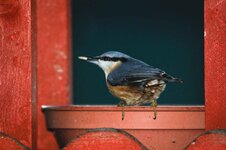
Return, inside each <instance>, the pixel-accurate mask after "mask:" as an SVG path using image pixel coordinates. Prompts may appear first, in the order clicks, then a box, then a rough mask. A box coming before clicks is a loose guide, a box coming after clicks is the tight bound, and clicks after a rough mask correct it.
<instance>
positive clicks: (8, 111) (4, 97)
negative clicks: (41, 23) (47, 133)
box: [0, 0, 32, 147]
mask: <svg viewBox="0 0 226 150" xmlns="http://www.w3.org/2000/svg"><path fill="white" fill-rule="evenodd" d="M31 16H32V14H31V1H29V0H4V1H3V0H1V1H0V62H1V63H0V70H1V73H0V132H3V133H4V134H6V135H9V136H10V137H13V138H15V139H16V140H17V141H20V142H21V143H22V144H23V145H25V146H27V147H31V145H32V128H31V126H32V114H31V110H32V100H31V96H32V84H31V82H32V81H31V78H32V76H31V72H32V69H31V63H32V51H31V46H32V44H31V30H32V29H31ZM0 140H1V142H0V143H1V147H2V146H3V147H4V145H3V144H5V145H6V146H7V142H3V141H2V140H7V139H6V138H5V137H2V138H1V139H0ZM8 140H10V139H9V138H8Z"/></svg>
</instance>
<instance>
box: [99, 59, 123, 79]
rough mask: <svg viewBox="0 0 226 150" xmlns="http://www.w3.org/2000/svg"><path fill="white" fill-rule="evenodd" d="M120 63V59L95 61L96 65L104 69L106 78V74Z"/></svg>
mask: <svg viewBox="0 0 226 150" xmlns="http://www.w3.org/2000/svg"><path fill="white" fill-rule="evenodd" d="M121 64H122V62H121V61H116V62H113V61H103V60H98V63H97V65H98V66H99V67H100V68H101V69H102V70H103V71H104V73H105V78H106V79H107V76H108V74H109V73H110V72H112V71H113V70H114V69H116V68H117V67H118V66H119V65H121Z"/></svg>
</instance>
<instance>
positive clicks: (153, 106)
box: [151, 99, 158, 120]
mask: <svg viewBox="0 0 226 150" xmlns="http://www.w3.org/2000/svg"><path fill="white" fill-rule="evenodd" d="M151 106H152V108H153V111H154V117H153V119H154V120H155V119H157V110H156V108H157V106H158V104H157V100H155V99H154V100H152V102H151Z"/></svg>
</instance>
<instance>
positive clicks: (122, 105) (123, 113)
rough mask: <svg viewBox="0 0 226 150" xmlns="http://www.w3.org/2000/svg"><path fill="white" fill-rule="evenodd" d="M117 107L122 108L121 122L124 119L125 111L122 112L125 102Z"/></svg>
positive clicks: (121, 102)
mask: <svg viewBox="0 0 226 150" xmlns="http://www.w3.org/2000/svg"><path fill="white" fill-rule="evenodd" d="M117 106H118V107H122V120H124V117H125V111H124V106H125V102H124V101H120V102H119V103H118V105H117Z"/></svg>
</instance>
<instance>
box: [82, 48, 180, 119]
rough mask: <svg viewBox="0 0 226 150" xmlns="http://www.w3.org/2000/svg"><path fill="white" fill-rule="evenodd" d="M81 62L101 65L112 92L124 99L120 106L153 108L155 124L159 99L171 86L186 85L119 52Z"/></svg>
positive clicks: (84, 57)
mask: <svg viewBox="0 0 226 150" xmlns="http://www.w3.org/2000/svg"><path fill="white" fill-rule="evenodd" d="M78 58H79V59H81V60H83V61H87V62H89V63H93V64H96V65H98V66H99V67H100V68H101V69H102V70H103V71H104V74H105V80H106V84H107V87H108V90H109V92H110V93H111V94H112V95H113V96H115V97H117V98H118V99H120V102H119V103H118V106H120V107H122V120H124V116H125V114H124V106H140V105H145V104H151V107H152V108H153V112H154V117H153V119H154V120H155V119H156V118H157V110H156V108H157V99H158V98H159V96H160V94H161V93H162V92H163V91H164V90H165V88H166V84H167V83H169V82H174V83H183V80H181V79H179V78H176V77H173V76H171V75H169V74H167V73H166V72H165V71H163V70H161V69H159V68H155V67H153V66H151V65H149V64H147V63H145V62H143V61H141V60H138V59H135V58H133V57H131V56H129V55H127V54H124V53H122V52H119V51H108V52H105V53H103V54H101V55H99V56H79V57H78Z"/></svg>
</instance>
